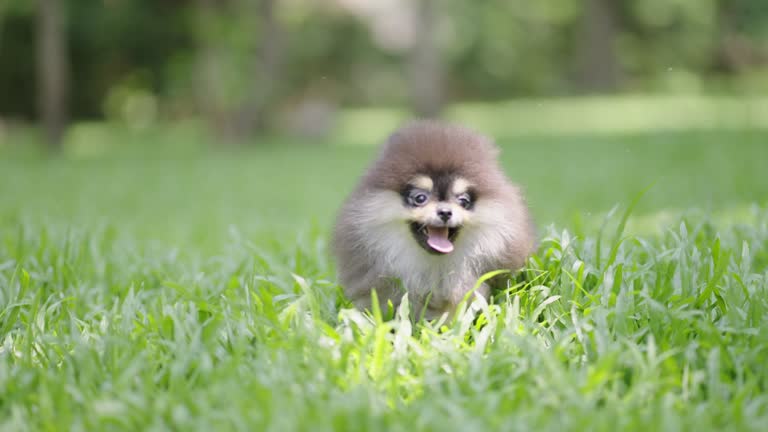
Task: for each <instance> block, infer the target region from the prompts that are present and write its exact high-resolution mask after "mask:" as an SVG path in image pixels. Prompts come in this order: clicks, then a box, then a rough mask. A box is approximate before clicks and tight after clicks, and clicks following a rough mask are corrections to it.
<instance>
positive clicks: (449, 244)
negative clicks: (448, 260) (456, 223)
mask: <svg viewBox="0 0 768 432" xmlns="http://www.w3.org/2000/svg"><path fill="white" fill-rule="evenodd" d="M410 226H411V233H412V234H413V237H414V238H415V239H416V241H417V242H418V243H419V245H421V247H423V248H424V250H426V251H427V252H429V253H431V254H435V255H442V254H449V253H451V252H453V243H454V241H455V240H456V236H458V235H459V230H460V229H461V227H450V228H449V227H446V226H431V225H424V224H421V223H418V222H411V224H410Z"/></svg>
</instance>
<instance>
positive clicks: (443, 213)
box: [437, 209, 453, 222]
mask: <svg viewBox="0 0 768 432" xmlns="http://www.w3.org/2000/svg"><path fill="white" fill-rule="evenodd" d="M452 215H453V212H451V209H438V210H437V216H438V217H439V218H440V219H442V220H443V222H448V219H450V218H451V216H452Z"/></svg>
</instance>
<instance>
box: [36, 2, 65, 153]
mask: <svg viewBox="0 0 768 432" xmlns="http://www.w3.org/2000/svg"><path fill="white" fill-rule="evenodd" d="M64 20H65V18H64V4H63V0H38V3H37V87H38V110H39V116H40V120H41V121H42V124H43V128H44V130H45V137H46V140H47V142H48V145H49V146H50V147H51V148H52V149H58V148H59V147H60V146H61V140H62V137H63V135H64V129H65V128H66V123H67V97H68V74H67V68H68V61H67V41H66V32H65V23H64Z"/></svg>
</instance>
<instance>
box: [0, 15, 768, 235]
mask: <svg viewBox="0 0 768 432" xmlns="http://www.w3.org/2000/svg"><path fill="white" fill-rule="evenodd" d="M412 117H439V118H445V119H449V120H453V121H458V122H462V123H464V124H467V125H469V126H472V127H475V128H477V129H479V130H481V131H482V132H485V133H487V134H489V135H491V136H493V137H494V138H495V139H496V140H497V141H498V142H499V144H500V145H501V146H502V148H503V163H504V165H505V168H506V169H507V170H508V172H509V174H510V176H511V177H512V178H513V179H514V180H516V181H518V182H520V183H521V184H523V186H524V187H525V188H526V190H527V191H528V195H529V201H530V202H531V205H532V207H533V208H534V213H535V214H536V216H537V219H538V220H539V221H540V223H541V224H548V223H560V224H568V225H570V226H580V225H581V224H582V223H588V222H590V221H591V220H593V219H594V220H597V219H596V218H595V216H596V215H598V214H601V213H605V212H607V211H608V210H609V209H611V208H612V207H613V206H615V205H617V204H622V203H627V202H629V201H631V199H632V198H633V197H634V196H635V195H636V194H637V193H638V192H639V191H641V190H643V189H645V188H646V187H648V186H651V185H653V187H652V189H651V190H650V192H649V193H648V195H647V197H646V198H645V199H644V200H643V201H642V202H641V204H640V205H639V207H638V212H639V213H638V215H639V216H642V215H647V217H649V218H651V219H652V220H655V219H654V218H656V219H657V218H658V217H662V216H663V215H665V214H668V213H670V212H671V213H674V212H678V211H680V210H683V209H703V210H704V211H712V212H715V211H716V212H721V213H724V214H742V213H745V212H748V208H749V207H750V206H752V205H755V204H757V205H762V204H763V203H765V201H766V198H767V197H768V176H766V175H765V174H764V170H765V168H764V167H765V165H766V162H768V149H767V146H768V139H767V138H768V135H767V134H766V132H765V131H766V129H768V3H766V2H765V0H538V1H523V0H483V1H471V2H470V1H458V0H37V1H31V0H2V1H1V2H0V156H1V157H2V159H3V161H2V172H3V173H2V174H0V177H1V178H0V180H2V182H1V184H2V185H1V186H0V192H2V194H3V204H2V205H3V210H4V213H5V214H7V215H11V216H8V217H12V218H25V217H41V218H42V217H48V218H52V219H55V220H59V221H66V220H70V221H71V220H75V221H77V222H78V223H81V224H82V223H85V222H86V221H90V220H96V219H99V218H103V219H108V220H111V221H112V222H114V223H118V222H120V221H122V222H125V223H130V224H133V225H134V226H135V227H138V228H137V229H144V230H146V229H150V230H151V231H152V235H157V236H167V235H169V234H170V233H173V232H176V231H178V230H181V232H183V233H184V234H183V235H181V234H180V235H179V236H180V237H183V238H190V234H189V230H188V229H182V228H180V227H184V226H185V225H184V221H197V222H191V223H192V224H193V225H195V226H197V230H198V231H200V233H199V235H200V237H205V238H213V239H217V238H226V232H227V229H228V228H227V227H231V226H236V227H240V228H242V227H247V226H251V227H253V229H255V230H268V231H274V230H275V229H278V228H276V227H279V226H286V227H296V226H306V225H307V224H317V225H318V226H320V227H321V229H326V228H327V227H328V226H329V224H330V223H331V221H332V218H333V216H334V213H335V210H336V208H337V207H338V204H339V203H340V201H341V200H342V199H343V197H344V195H345V193H346V192H347V191H348V190H349V189H351V187H352V184H353V183H354V181H355V180H356V177H357V176H358V175H359V174H360V172H361V171H362V170H363V168H364V166H365V164H366V163H367V162H368V161H369V160H370V158H371V157H372V155H373V154H374V152H375V150H376V145H377V144H379V143H381V142H382V140H383V139H384V138H385V137H386V135H387V134H388V133H389V132H391V130H392V129H393V128H395V127H397V126H398V125H399V124H400V123H401V122H402V121H404V120H407V119H409V118H412ZM51 156H53V158H51ZM660 215H662V216H660ZM297 223H299V225H297ZM192 237H194V236H192Z"/></svg>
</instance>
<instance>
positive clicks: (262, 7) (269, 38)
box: [236, 0, 281, 138]
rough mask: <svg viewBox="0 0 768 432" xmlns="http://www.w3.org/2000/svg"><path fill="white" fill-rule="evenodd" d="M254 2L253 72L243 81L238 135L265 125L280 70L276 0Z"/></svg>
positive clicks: (279, 30)
mask: <svg viewBox="0 0 768 432" xmlns="http://www.w3.org/2000/svg"><path fill="white" fill-rule="evenodd" d="M256 6H257V8H256V11H255V13H256V16H257V22H258V28H259V29H260V31H259V40H258V41H257V42H258V43H257V44H256V46H257V48H256V51H255V53H254V72H253V76H252V77H251V79H250V80H248V82H247V84H246V89H247V95H246V99H245V101H244V102H243V104H242V106H241V108H240V110H239V112H238V113H237V123H236V128H237V133H238V135H239V136H240V138H245V137H247V136H251V135H253V134H254V133H259V132H263V131H264V130H265V129H266V127H267V125H268V117H269V110H270V109H271V108H272V104H273V102H274V97H275V88H276V87H277V83H278V75H279V72H280V54H281V47H280V35H281V29H280V25H279V23H278V21H277V16H276V14H275V7H276V6H277V0H258V2H257V5H256Z"/></svg>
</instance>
